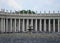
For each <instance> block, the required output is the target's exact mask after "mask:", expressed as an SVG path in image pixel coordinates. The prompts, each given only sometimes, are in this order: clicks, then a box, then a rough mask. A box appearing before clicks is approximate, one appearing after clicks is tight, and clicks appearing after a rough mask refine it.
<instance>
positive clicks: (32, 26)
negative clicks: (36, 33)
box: [31, 19, 33, 29]
mask: <svg viewBox="0 0 60 43" xmlns="http://www.w3.org/2000/svg"><path fill="white" fill-rule="evenodd" d="M31 29H33V19H31Z"/></svg>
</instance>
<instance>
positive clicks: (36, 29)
mask: <svg viewBox="0 0 60 43" xmlns="http://www.w3.org/2000/svg"><path fill="white" fill-rule="evenodd" d="M35 31H37V19H36V21H35Z"/></svg>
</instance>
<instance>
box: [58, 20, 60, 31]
mask: <svg viewBox="0 0 60 43" xmlns="http://www.w3.org/2000/svg"><path fill="white" fill-rule="evenodd" d="M58 32H60V29H59V19H58Z"/></svg>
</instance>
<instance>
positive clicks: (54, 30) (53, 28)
mask: <svg viewBox="0 0 60 43" xmlns="http://www.w3.org/2000/svg"><path fill="white" fill-rule="evenodd" d="M53 32H55V19H53Z"/></svg>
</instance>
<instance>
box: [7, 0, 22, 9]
mask: <svg viewBox="0 0 60 43" xmlns="http://www.w3.org/2000/svg"><path fill="white" fill-rule="evenodd" d="M7 2H8V6H10V7H11V8H14V9H15V10H21V9H22V5H21V4H18V3H17V2H16V0H7Z"/></svg>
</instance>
